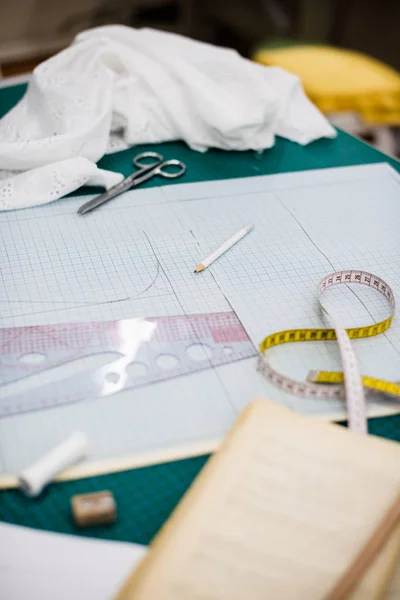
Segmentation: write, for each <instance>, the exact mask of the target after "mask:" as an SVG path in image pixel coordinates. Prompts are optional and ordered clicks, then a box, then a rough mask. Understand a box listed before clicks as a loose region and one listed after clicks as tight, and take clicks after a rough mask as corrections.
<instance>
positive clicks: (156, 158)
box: [133, 152, 164, 175]
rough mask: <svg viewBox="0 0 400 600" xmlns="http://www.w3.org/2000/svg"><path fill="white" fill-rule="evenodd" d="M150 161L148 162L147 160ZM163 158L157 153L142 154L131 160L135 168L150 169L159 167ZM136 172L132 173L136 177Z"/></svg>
mask: <svg viewBox="0 0 400 600" xmlns="http://www.w3.org/2000/svg"><path fill="white" fill-rule="evenodd" d="M149 159H150V160H149ZM163 160H164V157H163V156H162V155H161V154H158V152H142V153H141V154H137V155H136V156H135V158H134V159H133V164H134V166H135V167H139V169H146V171H147V169H152V168H154V167H157V166H158V165H161V163H162V162H163ZM137 174H138V171H137V172H136V173H134V175H137Z"/></svg>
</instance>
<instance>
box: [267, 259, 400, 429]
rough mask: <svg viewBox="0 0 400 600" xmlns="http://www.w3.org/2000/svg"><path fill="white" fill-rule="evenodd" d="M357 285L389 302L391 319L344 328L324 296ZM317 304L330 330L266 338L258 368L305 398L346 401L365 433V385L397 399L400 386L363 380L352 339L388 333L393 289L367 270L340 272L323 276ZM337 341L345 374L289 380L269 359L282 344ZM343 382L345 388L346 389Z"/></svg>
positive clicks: (353, 420) (352, 417) (356, 426)
mask: <svg viewBox="0 0 400 600" xmlns="http://www.w3.org/2000/svg"><path fill="white" fill-rule="evenodd" d="M350 283H356V284H361V285H365V286H368V287H370V288H372V289H374V290H376V291H377V292H378V293H380V294H382V295H383V296H385V298H386V300H387V302H388V308H389V316H388V317H387V318H386V319H384V320H383V321H380V322H379V323H375V324H373V325H367V326H365V327H354V328H351V329H344V328H343V327H340V326H339V325H338V324H337V323H336V321H335V318H334V317H333V316H332V315H330V314H329V313H328V311H327V310H326V309H325V308H324V305H323V303H322V301H321V297H322V295H323V293H324V292H325V291H326V290H327V289H328V288H330V287H331V286H334V285H340V284H350ZM317 296H318V301H319V303H320V306H321V309H322V311H323V312H324V313H325V314H326V315H327V316H328V318H329V319H330V321H331V323H332V325H333V327H332V328H331V329H325V328H324V329H290V330H286V331H279V332H277V333H273V334H271V335H269V336H267V337H266V338H265V339H264V340H263V341H262V342H261V344H260V353H261V354H260V356H259V364H258V368H259V370H260V371H261V372H262V373H263V375H264V376H265V377H266V378H267V379H268V380H269V381H271V382H272V383H273V384H274V385H275V386H277V387H278V388H280V389H282V390H284V391H285V392H289V393H291V394H295V395H297V396H301V397H303V398H322V399H333V398H343V397H345V398H346V404H347V412H348V419H349V426H350V428H351V429H354V430H356V431H359V432H362V433H366V432H367V418H366V407H365V398H364V386H366V387H367V388H371V389H374V390H379V391H381V392H385V393H387V394H391V395H394V396H399V395H400V385H398V384H396V383H392V382H388V381H383V380H380V379H375V378H372V377H361V375H360V373H359V370H358V365H357V360H356V357H355V354H354V350H353V348H352V345H351V341H350V340H351V339H353V340H354V339H360V338H367V337H371V336H375V335H379V334H380V333H384V332H385V331H387V330H388V329H389V327H390V325H391V323H392V320H393V316H394V312H395V299H394V295H393V292H392V290H391V288H390V286H389V285H388V284H387V283H386V282H385V281H384V280H383V279H381V278H380V277H377V276H376V275H373V274H372V273H367V272H365V271H355V270H347V271H337V272H335V273H331V274H329V275H327V276H326V277H324V278H323V279H322V281H321V282H320V283H319V285H318V291H317ZM327 340H336V341H337V342H338V345H339V350H340V356H341V360H342V365H343V373H336V372H332V373H331V372H326V371H323V372H322V371H321V372H316V371H312V372H310V374H309V376H308V378H307V381H305V382H300V381H296V380H294V379H290V378H289V377H286V376H284V375H282V374H280V373H279V372H278V371H276V370H275V369H274V368H273V367H272V366H271V365H270V363H269V361H268V358H267V353H268V350H269V349H270V348H272V347H274V346H279V345H280V344H287V343H292V342H319V341H327ZM343 382H344V386H343Z"/></svg>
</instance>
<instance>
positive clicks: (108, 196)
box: [78, 152, 164, 215]
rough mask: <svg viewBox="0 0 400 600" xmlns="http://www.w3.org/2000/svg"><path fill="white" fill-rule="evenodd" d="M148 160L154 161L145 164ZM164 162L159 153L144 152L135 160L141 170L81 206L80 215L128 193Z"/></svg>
mask: <svg viewBox="0 0 400 600" xmlns="http://www.w3.org/2000/svg"><path fill="white" fill-rule="evenodd" d="M148 159H152V161H151V162H144V161H146V160H148ZM163 160H164V158H163V156H161V154H158V153H157V152H142V154H138V155H137V156H135V158H134V159H133V164H134V165H135V166H136V167H139V169H138V170H137V171H135V172H134V173H132V175H129V177H126V178H125V179H123V180H122V181H121V182H120V183H117V185H114V186H113V187H112V188H110V189H109V190H107V192H104V193H103V194H100V196H96V198H93V199H92V200H89V202H85V204H82V206H80V207H79V209H78V214H80V215H84V214H85V213H87V212H90V211H91V210H93V209H95V208H97V207H98V206H100V205H101V204H104V203H105V202H108V201H109V200H112V199H113V198H115V196H119V194H122V193H123V192H126V191H127V190H129V189H130V188H131V187H132V186H133V185H135V182H136V180H137V179H139V178H140V177H141V176H142V175H145V174H146V173H148V172H149V171H152V170H153V169H155V168H156V167H158V166H160V165H161V164H162V163H163Z"/></svg>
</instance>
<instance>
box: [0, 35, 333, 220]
mask: <svg viewBox="0 0 400 600" xmlns="http://www.w3.org/2000/svg"><path fill="white" fill-rule="evenodd" d="M276 135H281V136H283V137H286V138H288V139H290V140H292V141H295V142H298V143H300V144H306V143H308V142H311V141H313V140H315V139H317V138H320V137H333V136H334V135H335V131H334V129H333V128H332V127H331V126H330V125H329V124H328V122H327V121H326V119H325V118H324V117H323V116H322V115H321V113H319V111H318V110H317V109H316V108H315V107H314V106H313V105H312V103H311V102H310V101H309V100H308V99H307V97H306V96H305V94H304V92H303V90H302V88H301V85H300V82H299V80H298V79H297V78H296V77H295V76H293V75H290V74H289V73H286V72H285V71H283V70H281V69H278V68H271V67H269V68H268V67H263V66H261V65H258V64H256V63H252V62H251V61H248V60H245V59H243V58H241V57H240V56H239V55H238V54H237V53H236V52H235V51H233V50H227V49H223V48H216V47H214V46H211V45H209V44H204V43H200V42H196V41H193V40H190V39H187V38H184V37H182V36H178V35H175V34H170V33H165V32H160V31H155V30H151V29H140V30H137V29H131V28H129V27H123V26H107V27H101V28H97V29H93V30H89V31H86V32H83V33H81V34H80V35H78V36H77V38H76V39H75V41H74V43H73V44H72V45H71V46H70V47H69V48H67V49H66V50H64V51H62V52H60V53H59V54H57V55H56V56H54V57H53V58H51V59H49V60H47V61H45V62H44V63H42V64H41V65H39V66H38V67H37V68H36V69H35V71H34V73H33V76H32V79H31V81H30V83H29V87H28V90H27V93H26V94H25V96H24V97H23V98H22V100H21V101H20V102H19V103H18V104H17V105H16V106H15V107H14V108H13V109H12V110H11V111H10V112H9V113H8V114H7V115H5V116H4V117H3V118H2V119H1V120H0V210H11V209H15V208H26V207H29V206H36V205H39V204H45V203H47V202H51V201H53V200H56V199H57V198H61V197H62V196H64V195H66V194H68V193H69V192H71V191H73V190H76V189H78V188H79V187H81V186H82V185H84V184H89V185H102V186H104V187H105V188H107V189H108V188H109V187H111V186H112V185H115V183H117V182H118V181H120V180H121V178H122V175H119V174H116V173H113V172H110V171H104V170H100V169H98V168H97V167H96V164H95V163H96V162H97V161H98V160H99V159H100V158H101V157H102V156H103V155H104V154H105V153H107V152H108V151H110V150H111V151H113V150H115V149H121V148H123V147H129V146H132V145H136V144H144V143H157V142H165V141H171V140H184V141H185V142H186V143H187V144H188V145H189V146H190V147H191V148H193V149H194V150H199V151H205V150H207V148H209V147H215V148H221V149H224V150H249V149H253V150H264V149H266V148H270V147H271V146H272V145H273V144H274V140H275V136H276Z"/></svg>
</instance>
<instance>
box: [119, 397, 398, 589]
mask: <svg viewBox="0 0 400 600" xmlns="http://www.w3.org/2000/svg"><path fill="white" fill-rule="evenodd" d="M399 465H400V445H398V444H396V443H394V442H388V441H385V440H381V439H378V438H374V437H372V436H370V437H367V436H365V437H364V436H361V435H358V434H354V433H350V432H348V431H347V430H346V429H344V428H342V427H339V426H337V425H330V424H322V423H317V422H315V421H312V420H309V419H307V418H305V417H303V416H300V415H297V414H295V413H292V412H291V411H289V410H288V409H285V408H281V407H278V406H276V405H274V404H272V403H269V402H267V401H263V400H257V401H255V402H254V403H252V404H251V405H250V406H249V407H248V408H247V409H246V410H245V411H244V412H243V413H242V415H241V417H240V418H239V421H238V422H237V423H236V425H235V427H234V428H233V430H232V432H231V433H230V434H229V435H228V437H227V439H226V440H225V442H224V444H223V446H222V448H221V450H220V452H218V453H217V454H216V455H215V457H214V458H213V459H211V461H210V462H209V463H208V465H207V466H206V467H205V469H204V470H203V472H202V473H201V475H200V476H199V478H198V479H197V480H196V482H195V483H194V485H193V487H192V488H191V489H190V490H189V492H188V493H187V495H186V497H185V498H184V500H183V501H182V503H181V504H180V505H179V506H178V508H177V509H176V511H175V513H174V514H173V516H172V518H171V519H170V520H169V521H168V523H167V524H166V526H165V527H164V529H163V530H162V531H161V533H160V534H159V536H158V537H157V538H156V540H155V542H154V544H153V546H152V548H151V550H150V552H149V554H148V556H147V557H146V559H145V560H144V561H143V563H142V564H141V566H140V567H139V570H138V571H137V573H136V574H134V575H133V577H132V579H131V580H130V581H128V583H127V584H126V586H125V588H124V589H123V590H122V593H121V595H120V596H119V597H118V600H127V599H129V600H148V599H149V600H150V599H151V600H157V599H161V598H162V600H170V599H174V600H181V599H182V600H183V599H185V600H192V599H193V600H200V599H204V600H206V599H207V600H211V599H225V598H226V599H229V600H239V599H243V598H252V600H258V599H260V600H261V599H263V600H264V599H265V598H266V597H268V598H279V600H293V599H294V598H295V599H296V600H303V599H304V600H321V598H323V597H324V596H325V595H326V594H327V593H328V592H329V591H330V590H331V588H332V587H333V585H334V584H335V582H336V581H337V579H338V577H339V576H340V575H341V574H342V573H343V572H344V571H345V570H346V568H347V567H348V565H349V564H350V563H351V562H352V560H353V559H354V557H355V555H356V554H357V552H358V551H359V550H360V549H361V547H362V546H363V545H364V544H365V542H366V541H367V539H368V538H369V536H370V535H371V533H372V532H373V531H374V530H375V528H376V526H377V524H378V523H379V522H380V520H381V518H382V516H383V514H384V513H385V511H386V510H387V508H388V507H389V505H390V504H391V502H392V501H393V500H394V498H395V496H396V495H397V493H398V491H399V489H400V469H399ZM367 597H368V596H367V595H364V596H363V598H367ZM370 597H373V596H372V595H371V596H370Z"/></svg>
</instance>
